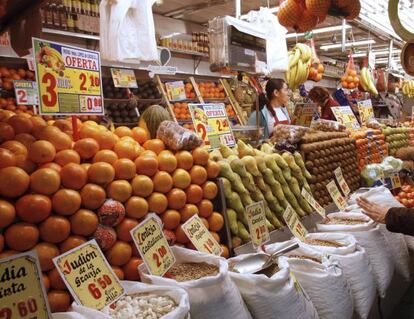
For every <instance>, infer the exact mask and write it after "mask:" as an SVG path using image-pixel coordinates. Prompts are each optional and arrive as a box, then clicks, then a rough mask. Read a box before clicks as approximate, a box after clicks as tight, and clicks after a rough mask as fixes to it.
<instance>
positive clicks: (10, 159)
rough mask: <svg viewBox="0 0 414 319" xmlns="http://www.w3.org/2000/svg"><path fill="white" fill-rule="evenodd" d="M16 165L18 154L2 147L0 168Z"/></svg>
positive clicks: (0, 150) (0, 149)
mask: <svg viewBox="0 0 414 319" xmlns="http://www.w3.org/2000/svg"><path fill="white" fill-rule="evenodd" d="M10 166H16V156H15V155H14V154H13V153H12V152H11V151H9V150H8V149H5V148H0V169H2V168H4V167H10Z"/></svg>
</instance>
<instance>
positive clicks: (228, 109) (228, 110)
mask: <svg viewBox="0 0 414 319" xmlns="http://www.w3.org/2000/svg"><path fill="white" fill-rule="evenodd" d="M226 113H227V116H228V117H235V116H236V112H234V109H233V106H231V104H227V105H226Z"/></svg>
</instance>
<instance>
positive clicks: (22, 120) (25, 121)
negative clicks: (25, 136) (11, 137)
mask: <svg viewBox="0 0 414 319" xmlns="http://www.w3.org/2000/svg"><path fill="white" fill-rule="evenodd" d="M7 124H9V125H11V126H12V127H13V129H14V132H15V133H16V134H20V133H31V132H32V129H33V123H32V121H31V120H30V118H28V117H25V116H22V115H15V116H12V117H11V118H9V120H8V121H7Z"/></svg>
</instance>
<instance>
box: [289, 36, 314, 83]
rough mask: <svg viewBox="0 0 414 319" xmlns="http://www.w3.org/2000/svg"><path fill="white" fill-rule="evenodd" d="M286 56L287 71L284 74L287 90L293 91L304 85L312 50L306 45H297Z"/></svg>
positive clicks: (310, 62)
mask: <svg viewBox="0 0 414 319" xmlns="http://www.w3.org/2000/svg"><path fill="white" fill-rule="evenodd" d="M288 54H289V70H288V71H287V72H286V79H287V82H288V85H289V88H290V89H292V90H295V89H297V88H298V87H299V85H301V84H303V83H305V81H306V80H307V78H308V76H309V70H310V67H311V64H312V50H311V48H310V47H309V46H307V45H306V44H303V43H297V44H296V45H295V47H294V48H293V50H291V51H289V53H288Z"/></svg>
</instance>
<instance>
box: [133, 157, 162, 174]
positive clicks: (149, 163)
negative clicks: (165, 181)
mask: <svg viewBox="0 0 414 319" xmlns="http://www.w3.org/2000/svg"><path fill="white" fill-rule="evenodd" d="M135 167H136V170H137V173H138V174H143V175H147V176H153V175H154V174H155V173H156V172H157V170H158V160H157V158H154V157H152V156H139V157H138V158H137V159H136V160H135Z"/></svg>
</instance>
